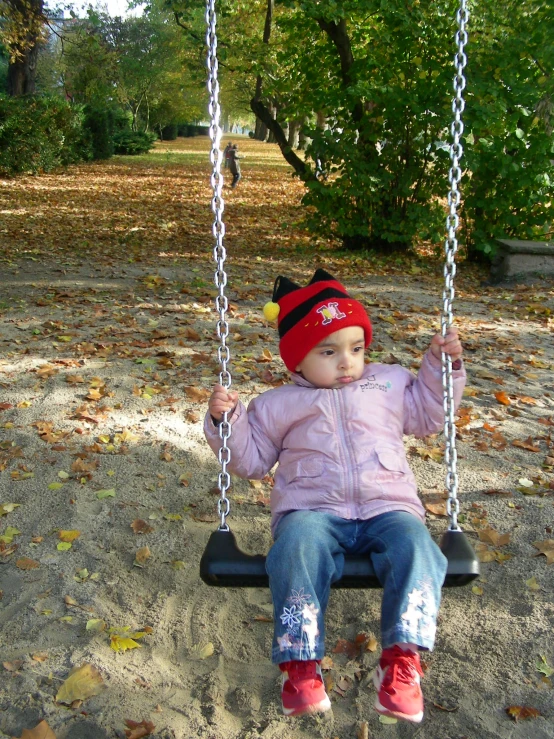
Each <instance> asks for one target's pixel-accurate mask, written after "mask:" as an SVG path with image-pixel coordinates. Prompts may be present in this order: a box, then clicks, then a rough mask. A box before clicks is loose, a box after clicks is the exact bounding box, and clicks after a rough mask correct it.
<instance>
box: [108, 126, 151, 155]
mask: <svg viewBox="0 0 554 739" xmlns="http://www.w3.org/2000/svg"><path fill="white" fill-rule="evenodd" d="M156 139H157V136H156V134H154V133H151V132H149V131H144V132H138V131H119V132H117V133H116V134H115V135H114V152H115V154H145V153H146V152H147V151H150V149H151V148H152V145H153V143H154V141H155V140H156Z"/></svg>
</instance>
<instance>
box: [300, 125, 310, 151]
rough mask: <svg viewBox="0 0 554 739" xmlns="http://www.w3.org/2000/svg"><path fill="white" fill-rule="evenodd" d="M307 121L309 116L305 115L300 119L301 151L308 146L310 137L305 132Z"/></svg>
mask: <svg viewBox="0 0 554 739" xmlns="http://www.w3.org/2000/svg"><path fill="white" fill-rule="evenodd" d="M306 123H307V118H306V117H305V116H304V118H302V119H301V120H300V131H299V132H298V149H300V150H301V151H305V149H306V148H307V146H308V138H307V136H306V134H305V133H304V126H305V125H306Z"/></svg>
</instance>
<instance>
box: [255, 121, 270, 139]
mask: <svg viewBox="0 0 554 739" xmlns="http://www.w3.org/2000/svg"><path fill="white" fill-rule="evenodd" d="M266 137H267V126H266V125H265V124H264V123H263V122H262V121H261V120H260V119H259V118H256V128H255V130H254V138H255V139H256V141H265V140H266Z"/></svg>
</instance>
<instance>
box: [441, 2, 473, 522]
mask: <svg viewBox="0 0 554 739" xmlns="http://www.w3.org/2000/svg"><path fill="white" fill-rule="evenodd" d="M468 19H469V12H468V9H467V4H466V0H460V7H459V9H458V13H457V15H456V20H457V22H458V31H457V33H456V44H457V47H458V48H457V51H456V54H455V55H454V66H455V69H456V74H455V76H454V93H455V94H454V99H453V101H452V113H453V114H454V120H453V121H452V125H451V128H450V133H451V136H452V144H451V147H450V159H451V163H452V165H451V167H450V172H449V174H448V181H449V182H450V191H449V193H448V216H447V218H446V231H447V236H446V242H445V256H446V261H445V265H444V281H445V287H444V292H443V296H442V300H443V305H442V317H441V333H442V335H443V336H445V335H446V332H447V330H448V329H449V328H450V326H451V325H452V321H453V316H452V303H453V301H454V277H455V276H456V262H455V256H456V252H457V251H458V240H457V238H456V231H457V230H458V225H459V218H458V213H457V208H458V205H459V204H460V191H459V189H458V185H459V183H460V180H461V178H462V170H461V168H460V160H461V158H462V155H463V147H462V144H461V141H460V139H461V136H462V134H463V131H464V124H463V123H462V113H463V111H464V108H465V102H464V98H463V91H464V89H465V86H466V78H465V76H464V68H465V66H466V63H467V57H466V55H465V52H464V49H465V45H466V44H467V32H466V24H467V22H468ZM442 386H443V405H444V437H445V443H446V444H445V452H444V459H445V463H446V470H447V471H446V489H447V492H448V500H447V502H446V510H447V513H448V515H449V517H450V526H449V528H450V529H451V530H453V531H459V530H460V527H459V525H458V513H459V510H460V504H459V501H458V473H457V470H456V465H457V460H458V455H457V452H456V425H455V422H454V386H453V381H452V359H451V357H450V356H448V355H447V354H445V353H444V352H443V353H442Z"/></svg>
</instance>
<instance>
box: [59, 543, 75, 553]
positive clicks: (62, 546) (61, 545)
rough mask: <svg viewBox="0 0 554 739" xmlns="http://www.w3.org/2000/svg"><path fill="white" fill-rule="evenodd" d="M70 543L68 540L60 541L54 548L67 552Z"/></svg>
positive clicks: (70, 545)
mask: <svg viewBox="0 0 554 739" xmlns="http://www.w3.org/2000/svg"><path fill="white" fill-rule="evenodd" d="M71 547H72V544H71V542H70V541H60V543H59V544H58V545H57V546H56V549H57V550H58V551H59V552H67V550H68V549H71Z"/></svg>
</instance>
